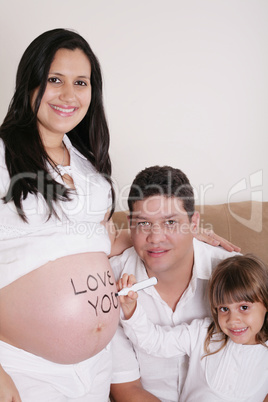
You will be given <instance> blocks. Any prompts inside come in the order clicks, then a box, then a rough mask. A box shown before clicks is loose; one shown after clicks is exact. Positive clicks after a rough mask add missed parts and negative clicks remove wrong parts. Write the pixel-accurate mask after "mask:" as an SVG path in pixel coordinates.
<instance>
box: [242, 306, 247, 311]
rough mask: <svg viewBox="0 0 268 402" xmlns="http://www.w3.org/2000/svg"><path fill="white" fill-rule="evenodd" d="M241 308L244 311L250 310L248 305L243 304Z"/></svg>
mask: <svg viewBox="0 0 268 402" xmlns="http://www.w3.org/2000/svg"><path fill="white" fill-rule="evenodd" d="M240 309H241V310H242V311H246V310H248V306H241V307H240Z"/></svg>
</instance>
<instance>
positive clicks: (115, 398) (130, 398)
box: [110, 380, 160, 402]
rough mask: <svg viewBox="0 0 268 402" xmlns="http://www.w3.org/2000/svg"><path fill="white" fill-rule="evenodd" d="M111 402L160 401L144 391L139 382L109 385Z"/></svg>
mask: <svg viewBox="0 0 268 402" xmlns="http://www.w3.org/2000/svg"><path fill="white" fill-rule="evenodd" d="M110 398H111V401H112V402H157V401H158V402H159V401H160V399H158V398H156V396H154V395H152V394H150V392H147V391H145V389H143V387H142V385H141V381H140V380H135V381H131V382H125V383H121V384H111V394H110Z"/></svg>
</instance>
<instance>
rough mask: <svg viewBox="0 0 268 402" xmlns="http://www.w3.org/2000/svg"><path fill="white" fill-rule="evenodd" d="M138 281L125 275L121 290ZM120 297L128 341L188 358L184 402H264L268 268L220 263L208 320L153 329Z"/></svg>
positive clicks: (250, 260) (249, 261)
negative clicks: (210, 314) (184, 355)
mask: <svg viewBox="0 0 268 402" xmlns="http://www.w3.org/2000/svg"><path fill="white" fill-rule="evenodd" d="M134 282H135V278H134V277H133V276H131V277H128V276H127V275H125V276H123V278H122V279H121V280H120V281H119V283H118V289H119V290H120V289H121V288H122V287H126V286H130V285H131V284H132V283H134ZM136 298H137V293H134V292H132V291H131V292H129V294H128V296H120V301H121V306H122V309H123V312H124V315H125V319H122V320H121V321H122V324H123V327H124V330H125V332H126V334H127V336H128V337H129V338H130V340H131V341H132V342H133V343H134V344H135V345H137V346H138V347H139V348H141V349H143V350H144V351H146V352H147V353H148V354H153V355H155V356H161V357H167V358H168V357H171V356H174V355H178V356H179V355H181V354H186V355H188V356H189V358H190V362H189V371H188V375H187V379H186V382H185V385H184V388H183V391H182V394H181V398H180V401H187V402H196V401H204V402H216V401H232V402H234V401H236V402H237V401H247V402H262V401H263V400H264V399H265V397H266V395H267V394H268V313H267V311H268V269H267V267H266V266H265V264H264V263H263V262H262V261H260V260H259V259H257V258H256V257H255V256H252V255H245V256H240V255H239V256H235V257H231V258H228V259H226V260H224V261H222V262H221V263H220V264H219V265H218V266H217V268H216V269H215V270H214V272H213V274H212V278H211V281H210V286H209V300H210V306H211V313H212V321H211V319H210V318H206V319H204V320H194V321H193V322H192V323H191V324H190V325H187V324H182V325H178V326H177V327H174V328H170V327H161V326H155V325H153V324H152V323H151V322H150V320H149V319H148V317H147V316H146V315H145V313H144V311H143V310H142V307H141V306H140V305H139V303H138V304H137V302H136Z"/></svg>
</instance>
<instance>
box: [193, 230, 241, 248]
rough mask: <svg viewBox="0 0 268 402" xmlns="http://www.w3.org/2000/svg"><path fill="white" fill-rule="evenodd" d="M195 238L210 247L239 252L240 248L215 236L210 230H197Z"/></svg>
mask: <svg viewBox="0 0 268 402" xmlns="http://www.w3.org/2000/svg"><path fill="white" fill-rule="evenodd" d="M195 238H196V239H198V240H200V241H203V242H204V243H208V244H210V245H211V246H221V247H223V248H224V249H225V250H227V251H237V252H240V251H241V248H240V247H238V246H235V245H234V244H232V243H231V242H229V241H228V240H226V239H224V238H223V237H221V236H219V235H217V234H216V233H214V232H213V230H211V229H202V228H199V230H198V232H197V233H196V234H195Z"/></svg>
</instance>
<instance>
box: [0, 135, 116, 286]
mask: <svg viewBox="0 0 268 402" xmlns="http://www.w3.org/2000/svg"><path fill="white" fill-rule="evenodd" d="M63 141H64V144H65V146H66V147H67V149H68V151H69V154H70V166H69V167H64V169H67V173H68V174H69V175H71V176H72V179H73V182H74V186H75V190H72V193H71V200H70V201H66V202H64V201H58V202H57V205H56V207H55V209H56V212H57V214H58V216H59V218H60V219H57V218H56V217H55V216H53V215H52V216H51V218H50V219H47V218H48V208H47V205H46V203H45V200H44V199H43V196H42V195H41V194H40V193H39V194H38V195H37V196H35V195H33V194H29V195H28V197H27V199H26V200H23V202H22V205H23V209H24V212H25V213H26V216H27V219H28V223H25V222H23V221H22V219H21V218H20V217H19V215H18V213H17V210H16V208H15V205H14V203H13V202H8V203H7V204H4V202H3V201H2V200H1V198H2V197H4V196H5V195H6V193H7V190H8V187H9V184H10V177H9V173H8V171H7V167H6V163H5V146H4V143H3V141H2V140H0V288H2V287H4V286H6V285H8V284H9V283H11V282H13V281H15V280H16V279H18V278H19V277H21V276H23V275H25V274H26V273H28V272H30V271H32V270H34V269H36V268H38V267H40V266H41V265H43V264H46V263H47V262H48V261H53V260H56V259H58V258H60V257H64V256H67V255H72V254H78V253H84V252H105V253H106V254H107V255H108V254H109V253H110V248H111V244H110V240H109V236H108V233H107V230H106V229H105V227H104V226H103V225H102V224H101V222H102V220H103V218H104V216H105V214H106V212H107V210H108V209H109V208H110V207H111V203H112V199H111V187H110V184H109V183H108V182H107V180H105V178H104V177H102V175H101V174H99V173H98V172H96V170H95V168H94V167H93V166H92V165H91V163H90V162H89V161H88V160H87V159H86V158H85V157H84V156H83V155H82V154H81V153H80V152H78V151H77V150H76V149H75V148H74V147H73V146H72V144H71V142H70V140H69V138H68V137H67V136H66V135H65V136H64V139H63ZM61 173H62V174H64V173H65V172H63V171H62V172H61ZM50 174H51V175H52V176H53V178H54V179H55V180H56V181H58V182H59V183H61V184H64V185H65V186H66V184H65V183H64V182H63V180H62V177H61V175H60V174H58V173H57V172H55V170H54V169H52V168H51V169H50ZM42 175H43V172H40V173H39V184H40V186H42V183H43V182H42ZM25 177H26V179H27V172H26V173H25Z"/></svg>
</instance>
